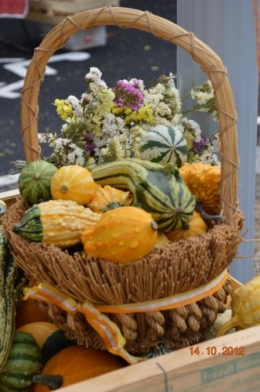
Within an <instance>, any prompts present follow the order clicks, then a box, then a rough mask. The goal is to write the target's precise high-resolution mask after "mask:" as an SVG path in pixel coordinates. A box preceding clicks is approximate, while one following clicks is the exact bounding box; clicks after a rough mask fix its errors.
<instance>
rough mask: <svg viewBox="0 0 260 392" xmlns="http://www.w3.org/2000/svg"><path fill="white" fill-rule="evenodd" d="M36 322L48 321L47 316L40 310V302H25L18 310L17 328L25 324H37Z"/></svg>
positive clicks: (31, 300)
mask: <svg viewBox="0 0 260 392" xmlns="http://www.w3.org/2000/svg"><path fill="white" fill-rule="evenodd" d="M36 321H48V319H47V316H46V315H45V314H44V312H43V311H42V310H41V309H40V307H39V305H38V301H36V300H35V299H28V300H26V301H23V302H22V303H21V304H20V305H19V306H18V308H17V312H16V317H15V326H16V328H20V327H22V326H23V325H25V324H30V323H35V322H36Z"/></svg>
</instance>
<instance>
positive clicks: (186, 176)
mask: <svg viewBox="0 0 260 392" xmlns="http://www.w3.org/2000/svg"><path fill="white" fill-rule="evenodd" d="M179 171H180V174H181V176H182V178H183V180H184V181H185V183H186V184H187V186H188V188H189V190H190V191H191V193H192V194H193V195H195V196H196V201H197V202H199V203H202V206H203V209H204V211H205V212H206V213H208V214H219V212H220V195H219V187H220V177H221V171H220V167H219V166H212V165H210V164H208V163H204V162H195V163H185V164H184V165H183V166H182V167H181V168H180V169H179Z"/></svg>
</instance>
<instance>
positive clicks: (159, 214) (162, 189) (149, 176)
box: [92, 159, 196, 232]
mask: <svg viewBox="0 0 260 392" xmlns="http://www.w3.org/2000/svg"><path fill="white" fill-rule="evenodd" d="M92 175H93V178H94V181H96V182H97V183H98V184H100V185H102V186H104V185H110V186H113V187H115V188H119V189H127V190H129V191H130V192H131V193H132V195H133V205H134V206H136V207H139V208H142V209H144V210H145V211H147V212H149V213H150V214H151V215H152V217H153V219H154V220H155V221H156V222H157V224H158V229H159V230H161V231H164V232H168V231H171V230H174V229H178V228H187V227H188V223H189V221H190V219H191V217H192V215H193V211H194V209H195V204H196V201H195V197H194V196H193V195H192V194H191V192H190V191H189V189H188V187H187V186H186V184H185V183H184V181H183V180H182V177H181V176H180V174H179V170H178V169H177V168H176V167H175V166H174V165H173V164H172V163H168V164H167V165H165V166H162V165H159V164H156V163H153V162H148V161H143V160H141V159H140V160H139V159H124V160H118V161H115V162H111V163H106V164H103V165H99V166H96V167H95V168H94V169H93V170H92Z"/></svg>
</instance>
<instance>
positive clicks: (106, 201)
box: [88, 185, 132, 212]
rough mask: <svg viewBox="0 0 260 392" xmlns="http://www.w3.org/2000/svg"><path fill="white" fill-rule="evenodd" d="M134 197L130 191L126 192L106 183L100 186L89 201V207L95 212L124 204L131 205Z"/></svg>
mask: <svg viewBox="0 0 260 392" xmlns="http://www.w3.org/2000/svg"><path fill="white" fill-rule="evenodd" d="M131 202H132V197H131V194H130V192H129V191H127V192H125V191H122V190H120V189H116V188H113V187H111V186H109V185H105V186H104V187H103V188H102V187H99V188H98V189H97V190H96V193H95V194H94V196H93V197H92V199H91V200H90V202H89V203H88V207H89V208H90V209H91V210H92V211H95V212H105V211H107V210H112V209H114V208H117V207H122V206H124V205H130V204H131Z"/></svg>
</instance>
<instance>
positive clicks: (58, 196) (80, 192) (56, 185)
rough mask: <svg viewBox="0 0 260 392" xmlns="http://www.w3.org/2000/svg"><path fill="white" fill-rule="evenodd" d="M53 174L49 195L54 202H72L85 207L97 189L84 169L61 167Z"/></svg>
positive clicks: (75, 166)
mask: <svg viewBox="0 0 260 392" xmlns="http://www.w3.org/2000/svg"><path fill="white" fill-rule="evenodd" d="M54 174H55V175H53V176H52V178H51V195H52V198H53V199H54V200H72V201H75V202H76V203H78V204H80V205H85V204H87V203H89V201H90V199H91V198H92V197H93V196H94V194H95V191H96V190H97V188H98V187H99V185H98V184H96V183H95V182H94V180H93V177H92V174H91V173H90V171H89V170H88V169H87V168H86V167H82V166H79V165H69V166H62V167H60V168H59V169H58V170H57V171H56V173H54Z"/></svg>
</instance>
